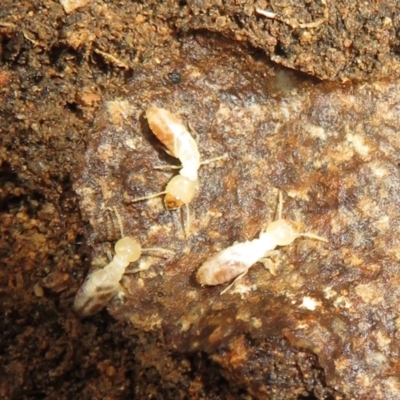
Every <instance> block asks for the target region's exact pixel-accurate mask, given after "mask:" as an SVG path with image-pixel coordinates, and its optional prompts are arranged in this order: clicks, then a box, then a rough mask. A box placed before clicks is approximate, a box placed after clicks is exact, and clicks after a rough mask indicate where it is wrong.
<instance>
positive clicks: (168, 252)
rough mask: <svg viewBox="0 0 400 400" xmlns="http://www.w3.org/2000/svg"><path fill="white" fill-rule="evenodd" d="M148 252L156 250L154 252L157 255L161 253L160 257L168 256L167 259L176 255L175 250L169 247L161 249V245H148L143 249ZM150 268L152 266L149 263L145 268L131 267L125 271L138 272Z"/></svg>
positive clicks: (128, 272)
mask: <svg viewBox="0 0 400 400" xmlns="http://www.w3.org/2000/svg"><path fill="white" fill-rule="evenodd" d="M147 252H154V253H156V255H159V256H160V257H163V258H167V259H169V258H171V257H173V256H174V255H175V252H174V251H172V250H168V249H161V248H160V247H148V248H146V249H142V253H147ZM157 253H158V254H157ZM149 268H150V265H148V266H147V267H145V268H135V269H131V270H129V271H125V274H136V273H137V272H141V271H147V270H148V269H149Z"/></svg>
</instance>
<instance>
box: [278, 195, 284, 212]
mask: <svg viewBox="0 0 400 400" xmlns="http://www.w3.org/2000/svg"><path fill="white" fill-rule="evenodd" d="M282 209H283V196H282V190H280V189H279V190H278V219H282Z"/></svg>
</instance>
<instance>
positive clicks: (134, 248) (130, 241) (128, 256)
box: [115, 236, 142, 263]
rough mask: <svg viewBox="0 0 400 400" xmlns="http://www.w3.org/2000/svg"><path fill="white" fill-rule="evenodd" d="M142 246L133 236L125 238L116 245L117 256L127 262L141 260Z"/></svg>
mask: <svg viewBox="0 0 400 400" xmlns="http://www.w3.org/2000/svg"><path fill="white" fill-rule="evenodd" d="M141 253H142V246H141V245H140V243H139V242H138V241H137V240H136V239H135V238H134V237H132V236H125V237H123V238H122V239H119V240H118V242H117V243H115V254H117V255H118V256H120V257H123V258H124V259H125V260H127V261H129V262H130V263H131V262H134V261H136V260H138V259H139V258H140V255H141Z"/></svg>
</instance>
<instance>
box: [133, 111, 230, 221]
mask: <svg viewBox="0 0 400 400" xmlns="http://www.w3.org/2000/svg"><path fill="white" fill-rule="evenodd" d="M146 118H147V121H148V123H149V126H150V129H151V130H152V132H153V133H154V135H155V136H156V137H157V139H158V140H159V141H160V142H161V143H162V144H163V145H164V146H165V147H166V151H167V153H168V154H170V155H171V156H173V157H175V158H177V159H178V160H179V161H180V162H181V170H180V171H179V174H178V175H176V176H174V177H173V178H172V179H171V180H170V181H169V182H168V184H167V187H166V188H165V190H164V191H163V192H159V193H155V194H151V195H148V196H144V197H139V198H136V199H133V200H131V201H132V202H137V201H142V200H147V199H151V198H154V197H158V196H161V195H164V194H165V198H164V203H165V207H166V208H167V210H174V209H176V208H179V207H182V206H184V205H188V204H189V203H190V202H191V201H192V200H193V198H194V196H195V195H196V191H197V189H198V186H199V184H198V170H199V168H200V166H201V165H204V164H209V163H211V162H213V161H217V160H221V159H223V158H226V157H227V155H226V154H224V155H223V156H220V157H216V158H213V159H210V160H206V161H202V162H201V161H200V153H199V150H198V147H197V143H196V141H195V140H194V139H193V137H192V136H191V134H190V133H189V131H188V130H187V128H186V127H185V125H184V124H183V122H182V121H181V120H180V119H179V118H178V117H176V116H175V115H174V114H173V113H171V112H170V111H168V110H166V109H164V108H159V107H155V106H152V107H149V108H148V109H147V110H146ZM156 168H157V169H164V167H156ZM168 168H174V167H168ZM178 168H179V167H178ZM188 215H189V214H188Z"/></svg>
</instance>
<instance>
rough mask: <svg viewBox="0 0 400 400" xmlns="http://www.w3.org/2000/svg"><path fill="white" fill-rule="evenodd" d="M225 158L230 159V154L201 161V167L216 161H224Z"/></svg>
mask: <svg viewBox="0 0 400 400" xmlns="http://www.w3.org/2000/svg"><path fill="white" fill-rule="evenodd" d="M225 158H228V153H225V154H223V155H222V156H219V157H214V158H209V159H208V160H204V161H201V162H200V165H207V164H211V163H213V162H214V161H219V160H224V159H225Z"/></svg>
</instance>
